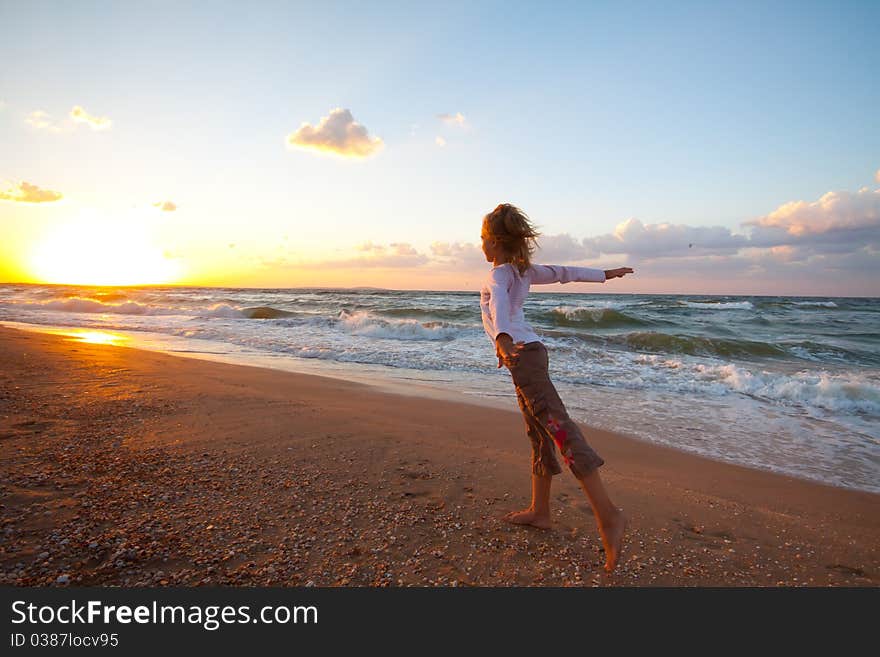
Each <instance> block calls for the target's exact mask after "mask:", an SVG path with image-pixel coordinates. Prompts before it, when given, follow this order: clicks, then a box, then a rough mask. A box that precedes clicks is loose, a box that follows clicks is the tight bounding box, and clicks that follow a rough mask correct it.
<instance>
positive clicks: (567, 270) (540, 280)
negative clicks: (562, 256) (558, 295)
mask: <svg viewBox="0 0 880 657" xmlns="http://www.w3.org/2000/svg"><path fill="white" fill-rule="evenodd" d="M531 273H532V276H531V282H532V283H533V284H538V285H544V284H547V283H573V282H586V283H604V282H605V278H606V276H605V272H604V271H603V270H601V269H593V268H591V267H567V266H565V265H532V267H531Z"/></svg>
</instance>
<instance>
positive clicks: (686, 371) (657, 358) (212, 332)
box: [0, 284, 880, 492]
mask: <svg viewBox="0 0 880 657" xmlns="http://www.w3.org/2000/svg"><path fill="white" fill-rule="evenodd" d="M556 289H559V288H558V287H557V288H556ZM525 314H526V319H527V320H528V321H529V322H530V323H531V324H532V326H533V327H534V328H535V329H536V331H537V332H538V334H539V335H540V336H541V338H542V340H543V341H544V343H545V344H546V345H547V347H548V349H549V351H550V368H551V376H552V377H553V379H554V381H555V383H556V385H557V388H558V389H559V392H560V395H561V396H562V399H563V401H564V402H565V403H566V406H567V407H568V409H569V413H570V414H571V415H572V416H573V417H574V418H575V419H577V420H579V421H582V422H584V423H586V424H590V425H593V426H597V427H602V428H606V429H609V430H612V431H616V432H620V433H626V434H629V435H632V436H634V437H636V438H639V439H642V440H645V441H650V442H655V443H661V444H664V445H668V446H671V447H674V448H677V449H681V450H684V451H688V452H695V453H698V454H701V455H704V456H707V457H710V458H713V459H719V460H723V461H729V462H733V463H738V464H742V465H746V466H750V467H755V468H761V469H768V470H773V471H777V472H782V473H786V474H790V475H793V476H796V477H801V478H807V479H813V480H817V481H821V482H825V483H828V484H832V485H836V486H844V487H848V488H856V489H861V490H866V491H872V492H880V299H872V298H837V297H834V298H830V297H827V298H826V297H823V298H816V297H751V296H750V297H745V296H714V295H710V296H699V295H638V294H632V295H630V294H572V293H559V292H555V291H554V293H546V292H535V291H532V293H531V294H530V295H529V298H528V300H527V302H526V306H525ZM0 323H2V324H6V325H8V326H10V327H14V328H27V329H31V330H43V331H50V332H62V333H63V332H85V331H96V332H97V331H99V332H111V333H114V334H116V335H119V336H121V337H122V338H124V339H125V343H126V344H129V345H131V346H138V347H141V348H147V349H154V350H159V351H164V352H168V353H174V354H178V355H184V356H192V357H198V358H207V359H212V360H219V361H223V362H232V363H241V364H253V365H260V366H266V367H274V368H278V369H286V370H293V371H301V372H307V373H313V374H324V375H328V376H337V377H344V378H350V379H354V380H363V381H369V382H373V383H376V382H385V383H387V384H389V385H396V386H397V387H398V388H399V389H402V390H409V391H412V390H413V389H415V388H420V389H422V390H424V391H431V390H433V391H441V392H442V391H448V392H449V393H450V394H455V395H460V394H463V395H465V396H467V397H470V398H472V399H473V400H474V401H475V402H481V403H492V404H496V405H502V406H509V407H510V408H512V409H516V400H515V396H514V392H513V386H512V384H511V382H510V375H509V373H508V372H507V370H506V369H497V368H496V364H497V360H496V358H495V356H494V350H493V347H492V344H491V343H490V341H489V339H488V338H487V336H486V335H485V333H484V332H483V328H482V324H481V321H480V307H479V294H478V293H477V292H431V291H426V292H412V291H393V290H377V289H345V290H340V289H239V288H217V287H177V286H167V287H154V286H150V287H120V288H101V287H83V286H64V285H26V284H6V285H0ZM587 438H588V439H589V436H587ZM511 439H521V440H524V441H525V440H527V438H526V437H525V433H523V435H522V436H519V437H511Z"/></svg>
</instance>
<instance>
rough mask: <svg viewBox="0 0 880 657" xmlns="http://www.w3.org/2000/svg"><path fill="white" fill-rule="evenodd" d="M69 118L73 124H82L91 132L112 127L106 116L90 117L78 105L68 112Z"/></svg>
mask: <svg viewBox="0 0 880 657" xmlns="http://www.w3.org/2000/svg"><path fill="white" fill-rule="evenodd" d="M70 118H71V119H73V121H74V123H84V124H86V125H87V126H89V127H90V128H91V129H92V130H106V129H107V128H109V127H110V126H111V125H113V122H112V121H111V120H110V119H109V118H107V117H106V116H92V115H91V114H89V113H88V112H86V111H85V110H84V109H83V108H82V107H81V106H79V105H76V106H74V108H73V109H71V110H70Z"/></svg>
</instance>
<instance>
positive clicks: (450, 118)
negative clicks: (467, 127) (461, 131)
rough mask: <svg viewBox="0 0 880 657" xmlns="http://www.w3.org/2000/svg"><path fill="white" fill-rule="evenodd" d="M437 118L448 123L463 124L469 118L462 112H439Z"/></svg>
mask: <svg viewBox="0 0 880 657" xmlns="http://www.w3.org/2000/svg"><path fill="white" fill-rule="evenodd" d="M437 118H438V119H440V120H441V121H443V123H446V124H447V125H458V126H463V125H464V124H465V123H466V122H467V119H465V118H464V115H463V114H462V113H461V112H456V113H455V114H438V115H437Z"/></svg>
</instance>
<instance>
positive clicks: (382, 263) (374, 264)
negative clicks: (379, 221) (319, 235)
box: [273, 242, 428, 269]
mask: <svg viewBox="0 0 880 657" xmlns="http://www.w3.org/2000/svg"><path fill="white" fill-rule="evenodd" d="M355 249H356V250H357V251H361V252H363V253H365V254H366V255H364V256H362V257H356V258H340V259H336V260H324V261H320V262H297V263H293V262H288V261H285V260H284V259H281V260H276V261H275V262H274V263H273V264H274V265H275V266H281V267H286V268H292V269H360V268H367V269H406V268H410V267H420V266H422V265H424V264H426V263H427V262H428V257H427V256H425V255H424V254H421V253H419V252H418V251H417V250H416V249H415V248H413V246H412V245H411V244H407V243H405V242H392V243H391V244H388V245H387V246H386V245H384V244H374V243H373V242H364V243H363V244H358V245H357V246H356V247H355Z"/></svg>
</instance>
